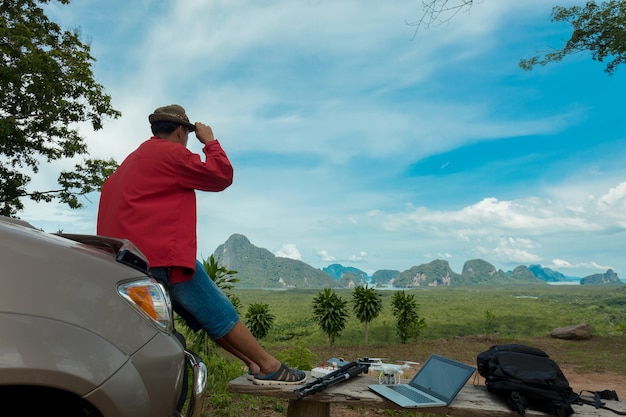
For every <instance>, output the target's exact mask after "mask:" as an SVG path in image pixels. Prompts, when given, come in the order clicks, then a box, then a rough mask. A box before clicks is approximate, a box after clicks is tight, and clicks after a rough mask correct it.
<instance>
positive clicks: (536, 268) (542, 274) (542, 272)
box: [528, 265, 571, 282]
mask: <svg viewBox="0 0 626 417" xmlns="http://www.w3.org/2000/svg"><path fill="white" fill-rule="evenodd" d="M528 269H529V270H530V272H532V274H533V275H535V276H536V277H537V278H539V279H541V280H542V281H545V282H566V281H570V280H571V279H568V278H567V277H566V276H565V275H563V274H561V273H560V272H557V271H553V270H552V269H550V268H544V267H542V266H541V265H530V266H529V267H528Z"/></svg>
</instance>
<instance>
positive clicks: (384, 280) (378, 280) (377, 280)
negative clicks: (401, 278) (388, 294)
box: [371, 269, 400, 285]
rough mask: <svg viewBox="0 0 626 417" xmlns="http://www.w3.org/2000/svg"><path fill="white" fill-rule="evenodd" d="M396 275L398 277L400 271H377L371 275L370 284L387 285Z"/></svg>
mask: <svg viewBox="0 0 626 417" xmlns="http://www.w3.org/2000/svg"><path fill="white" fill-rule="evenodd" d="M398 275H400V271H396V270H395V269H379V270H378V271H376V272H374V274H373V275H372V279H371V282H372V283H373V284H374V285H379V284H380V285H388V284H390V283H391V282H393V281H394V280H395V279H396V278H397V277H398Z"/></svg>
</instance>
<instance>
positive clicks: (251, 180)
mask: <svg viewBox="0 0 626 417" xmlns="http://www.w3.org/2000/svg"><path fill="white" fill-rule="evenodd" d="M557 4H558V5H562V6H571V5H576V4H578V5H583V4H584V2H583V1H560V2H559V3H554V4H553V3H552V2H549V1H545V0H527V1H523V2H520V1H518V0H484V1H480V2H476V4H475V5H474V6H473V7H472V8H471V9H469V10H465V11H463V12H462V13H459V14H457V15H456V16H455V17H454V19H452V20H451V21H450V22H448V23H446V24H442V25H439V26H437V27H431V28H430V29H428V30H425V29H420V30H418V31H416V28H415V26H412V25H411V24H410V23H411V22H414V21H416V20H418V19H419V17H420V16H421V15H422V6H421V2H420V1H418V0H411V1H408V0H397V1H393V2H392V1H387V2H381V1H371V0H369V1H363V0H333V1H329V0H307V1H284V0H283V1H272V0H263V1H259V0H257V1H243V0H242V1H231V0H229V1H225V0H219V1H202V0H188V1H185V2H164V1H151V0H142V1H133V2H128V1H125V0H124V1H122V0H109V1H107V2H101V1H96V0H82V1H80V2H79V1H75V2H73V3H71V4H70V5H69V6H60V5H57V4H53V5H51V6H49V7H48V8H47V9H48V12H49V16H50V17H51V18H52V19H53V20H55V21H57V22H59V23H60V24H61V25H62V26H64V27H66V28H73V27H80V30H81V33H82V36H83V39H84V41H87V42H89V43H90V44H91V47H92V53H93V55H94V57H95V58H96V60H97V61H96V62H95V64H94V72H95V75H96V78H97V80H98V81H99V82H100V83H101V84H102V85H103V86H104V87H105V90H106V92H107V93H109V94H110V95H111V96H112V98H113V105H114V106H115V107H116V108H117V109H119V110H120V111H121V112H122V113H123V116H122V117H121V118H120V119H117V120H111V121H107V122H106V123H105V125H104V129H102V130H100V131H97V132H93V131H92V130H91V129H90V128H89V127H88V126H81V131H82V132H83V135H84V137H85V138H86V139H87V142H88V145H89V149H90V153H91V156H92V157H100V158H109V157H113V158H115V159H117V160H118V161H120V162H121V161H122V160H123V158H124V157H125V156H126V155H127V154H128V153H130V152H131V151H132V150H134V149H135V148H136V147H137V146H138V145H139V144H140V143H141V142H143V141H144V140H146V139H148V137H149V136H150V131H149V125H148V121H147V116H148V114H149V113H151V112H152V110H154V108H156V107H159V106H161V105H166V104H170V103H178V104H181V105H183V106H184V107H185V108H186V109H187V113H188V114H189V116H190V118H191V119H193V120H194V121H201V122H205V123H208V124H210V125H211V126H212V127H213V129H214V132H215V134H216V136H217V137H218V139H219V140H220V142H221V143H222V146H223V147H224V149H225V150H226V152H227V154H228V155H229V157H230V159H231V161H232V163H233V165H234V167H235V181H234V184H233V185H232V186H231V187H230V188H229V189H227V190H226V191H224V192H221V193H198V211H199V223H198V234H199V254H198V256H202V257H208V256H209V255H210V254H211V253H213V251H214V250H215V249H216V247H217V246H218V245H220V244H221V243H224V242H225V241H226V240H227V239H228V237H229V236H230V235H232V234H234V233H239V234H243V235H245V236H247V237H248V239H249V240H250V241H251V242H252V243H253V244H254V245H256V246H259V247H263V248H266V249H268V250H270V251H272V252H273V253H275V254H276V255H278V256H287V257H291V258H294V259H300V260H302V261H304V262H307V263H308V264H310V265H312V266H314V267H318V268H321V267H325V266H327V265H329V264H331V263H340V264H342V265H345V266H354V267H356V268H359V269H362V270H364V271H367V272H369V273H373V272H374V271H376V270H379V269H397V270H405V269H408V268H410V267H411V266H413V265H420V264H422V263H427V262H430V261H432V260H434V259H445V260H447V261H449V263H450V266H451V267H452V269H453V270H454V271H455V272H459V273H460V272H461V270H462V267H463V264H464V262H465V261H467V260H470V259H476V258H481V259H484V260H486V261H488V262H490V263H492V264H493V265H495V266H496V267H497V268H500V269H503V270H505V271H506V270H510V269H513V268H514V267H516V266H518V265H530V264H541V265H543V266H545V267H550V268H553V269H555V270H558V271H560V272H562V273H564V274H565V275H571V276H585V275H589V274H592V273H598V272H605V271H606V270H607V269H608V268H612V269H614V270H615V271H616V272H617V273H618V274H619V275H620V277H622V278H624V277H626V259H625V257H624V249H625V244H624V242H626V165H625V164H624V162H625V161H626V146H625V145H626V135H625V134H624V117H623V113H624V110H623V94H624V86H625V81H626V68H618V70H617V72H616V74H615V75H614V76H608V75H607V74H606V73H605V72H604V64H602V63H598V62H595V61H593V60H592V59H591V56H590V55H589V54H579V55H576V56H572V57H568V58H567V59H565V60H564V61H563V62H561V63H555V64H550V65H548V66H545V67H538V68H536V69H534V70H532V71H530V72H525V71H522V70H521V69H520V68H519V66H518V63H519V59H520V58H528V57H531V56H533V55H535V54H536V53H537V52H539V51H546V50H550V49H560V48H561V47H562V46H563V44H564V42H565V40H566V39H567V38H568V37H569V27H568V25H567V24H564V23H553V22H551V21H550V12H551V8H552V6H554V5H557ZM189 147H190V149H191V150H192V151H194V152H200V149H201V146H200V143H199V142H197V141H196V140H195V138H194V137H193V136H192V137H191V138H190V143H189ZM72 164H73V162H72V163H70V162H69V161H68V162H67V163H64V164H63V165H47V166H45V167H44V169H43V170H42V173H43V175H40V176H38V177H37V178H36V179H35V181H34V185H37V186H40V187H41V188H45V186H46V185H48V181H50V187H54V179H55V178H56V176H57V174H58V171H59V170H60V169H61V168H67V167H68V166H71V165H72ZM98 197H99V196H98V195H97V194H94V195H90V196H88V198H85V199H84V200H83V202H84V203H85V206H86V207H85V208H84V209H82V210H78V211H76V210H69V209H66V208H64V207H62V206H59V205H56V204H48V205H46V204H38V205H34V204H28V205H27V207H26V210H25V211H24V213H23V214H22V217H23V218H24V219H26V220H29V221H30V222H31V223H33V224H34V225H36V226H38V227H42V228H44V229H45V230H48V231H56V230H58V229H62V230H64V231H66V232H77V233H94V232H95V219H96V211H97V203H98Z"/></svg>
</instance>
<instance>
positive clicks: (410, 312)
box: [391, 291, 426, 343]
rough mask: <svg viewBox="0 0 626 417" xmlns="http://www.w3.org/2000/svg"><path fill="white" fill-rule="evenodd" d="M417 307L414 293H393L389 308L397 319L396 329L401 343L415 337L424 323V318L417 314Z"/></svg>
mask: <svg viewBox="0 0 626 417" xmlns="http://www.w3.org/2000/svg"><path fill="white" fill-rule="evenodd" d="M418 307H419V304H418V303H417V301H416V300H415V295H413V294H407V293H406V292H405V291H396V292H395V293H394V295H393V298H392V300H391V308H392V312H393V315H394V316H395V317H396V319H397V328H396V331H397V332H398V336H400V341H401V342H402V343H407V342H408V341H409V339H412V338H415V337H417V336H418V335H419V333H420V331H421V329H422V328H423V327H424V326H425V325H426V322H425V321H424V319H423V318H420V316H419V315H418V314H417V308H418Z"/></svg>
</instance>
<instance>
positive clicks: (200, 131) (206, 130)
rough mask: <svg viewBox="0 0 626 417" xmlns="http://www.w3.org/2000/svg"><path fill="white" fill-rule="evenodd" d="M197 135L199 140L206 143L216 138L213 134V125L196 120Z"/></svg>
mask: <svg viewBox="0 0 626 417" xmlns="http://www.w3.org/2000/svg"><path fill="white" fill-rule="evenodd" d="M195 126H196V137H197V138H198V140H199V141H200V142H202V143H204V144H206V143H208V142H211V141H212V140H215V136H213V129H211V126H209V125H205V124H204V123H200V122H196V123H195Z"/></svg>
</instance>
